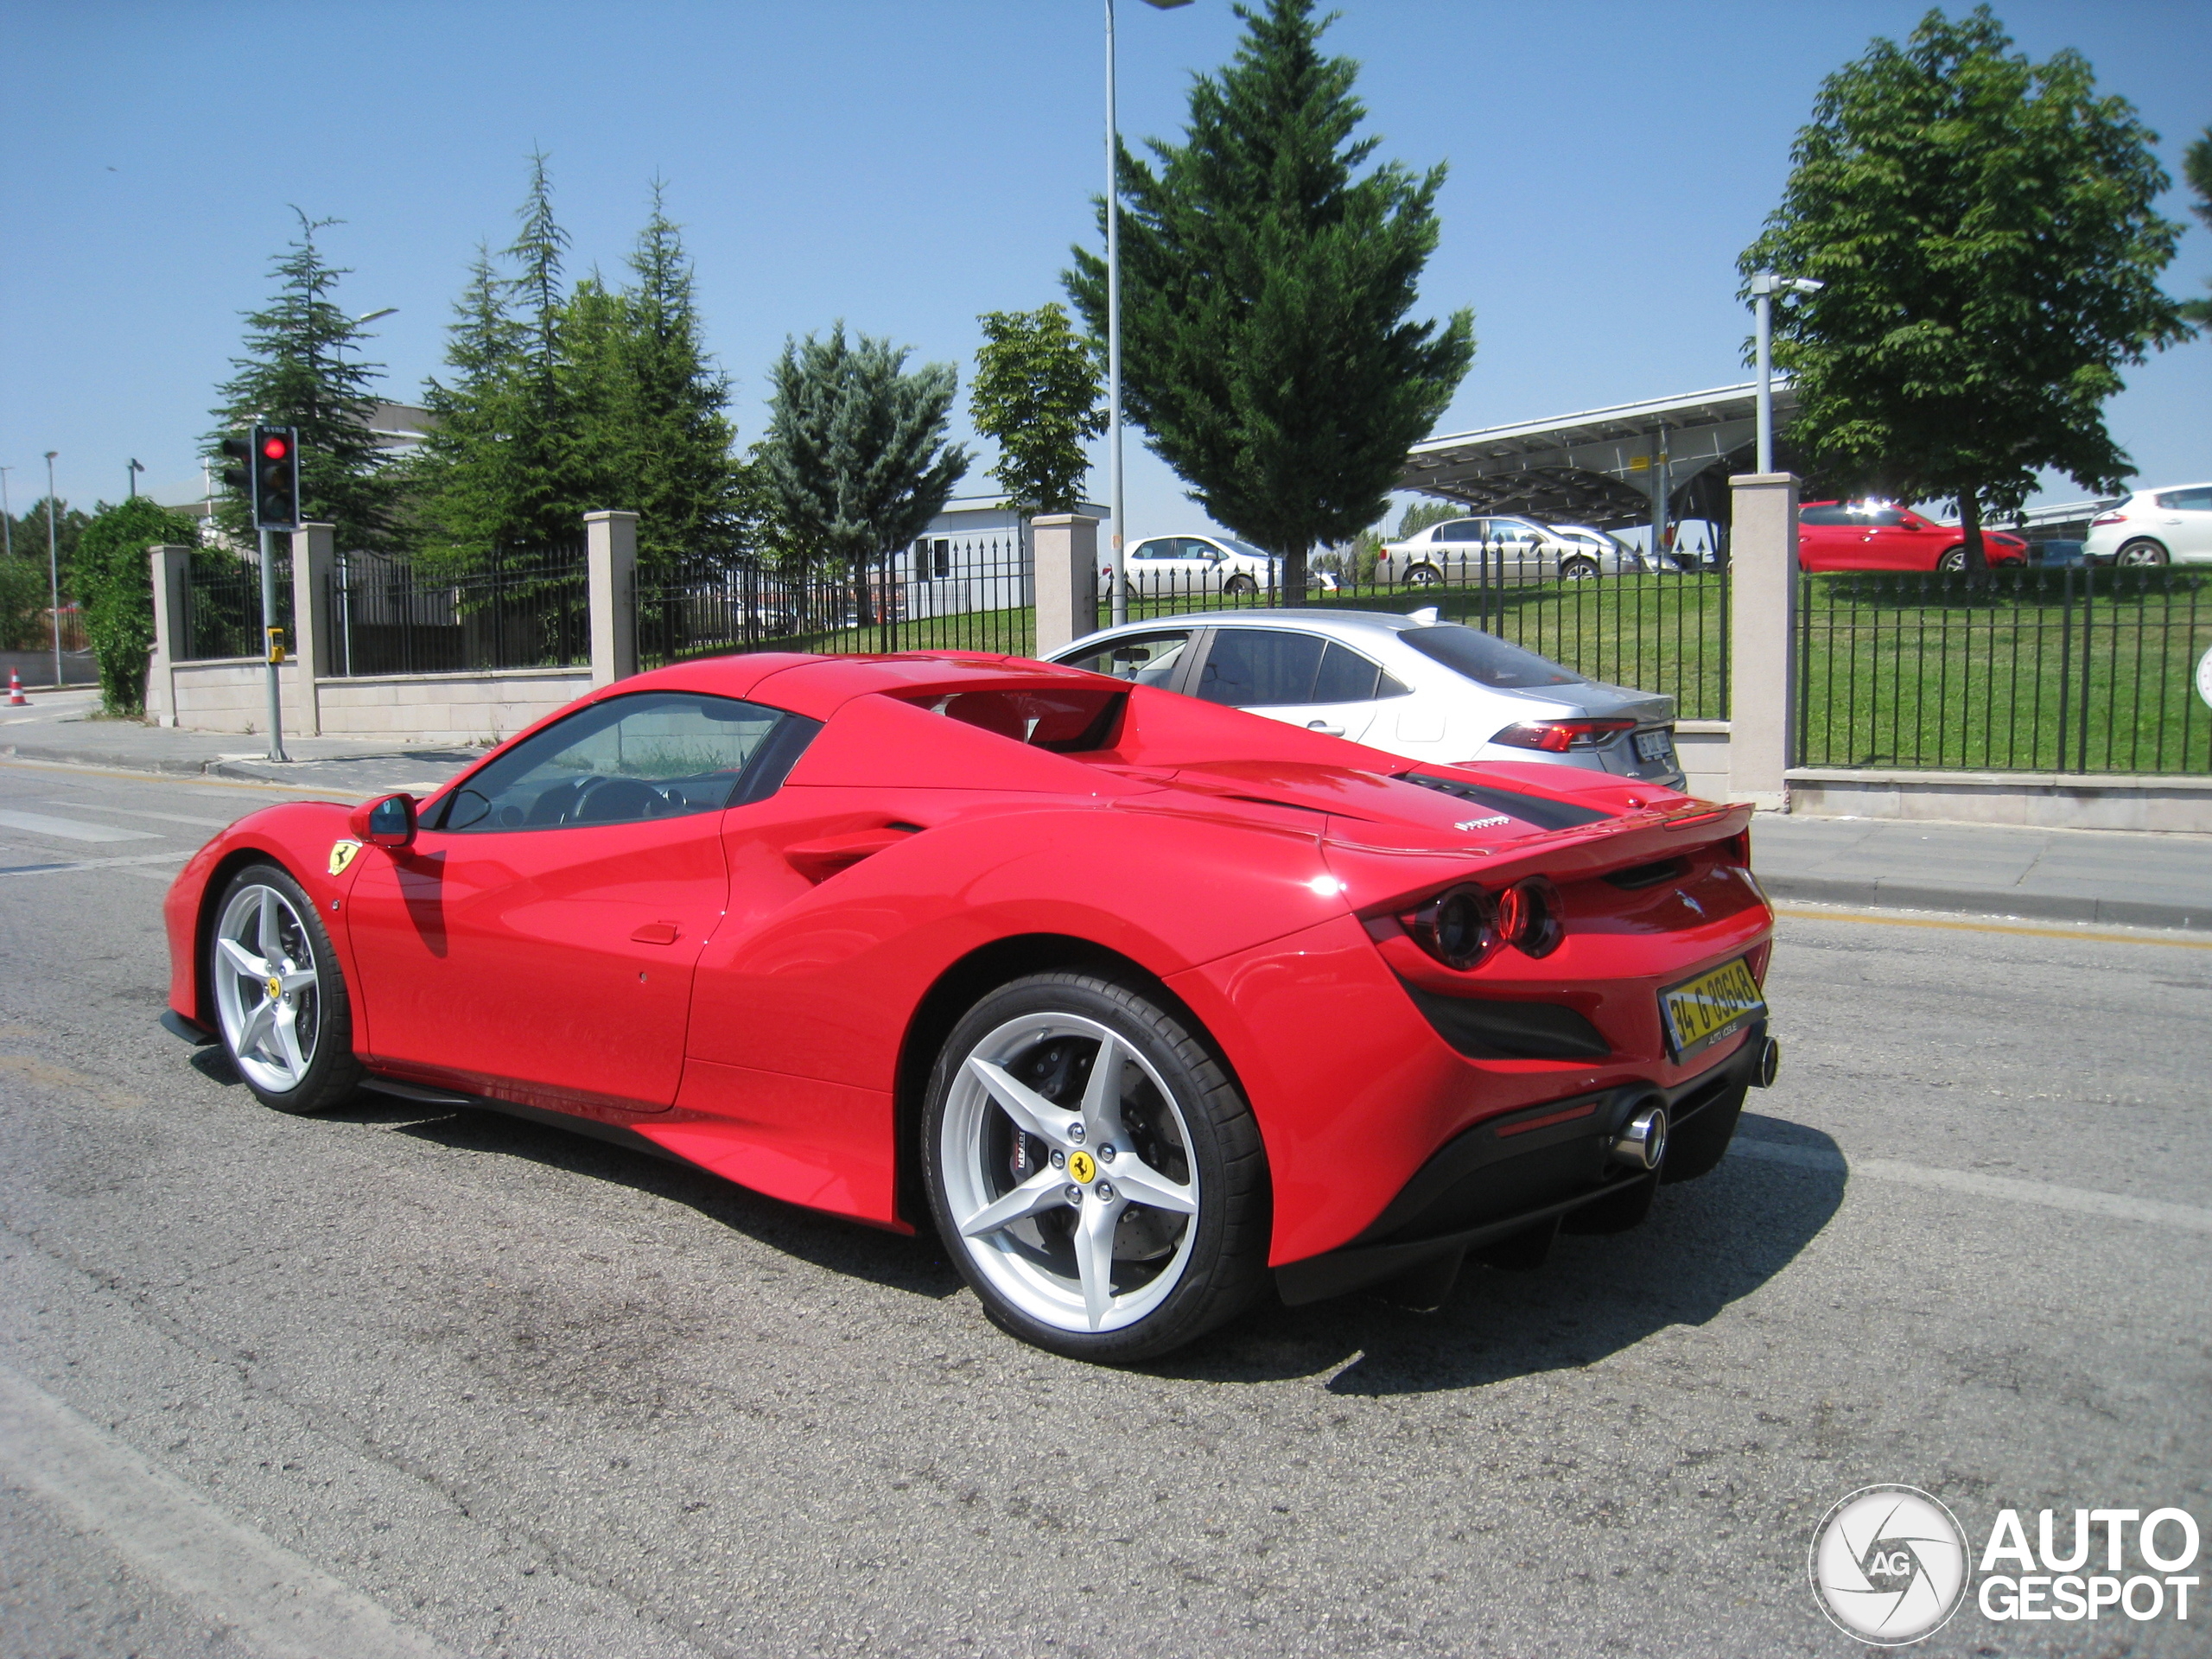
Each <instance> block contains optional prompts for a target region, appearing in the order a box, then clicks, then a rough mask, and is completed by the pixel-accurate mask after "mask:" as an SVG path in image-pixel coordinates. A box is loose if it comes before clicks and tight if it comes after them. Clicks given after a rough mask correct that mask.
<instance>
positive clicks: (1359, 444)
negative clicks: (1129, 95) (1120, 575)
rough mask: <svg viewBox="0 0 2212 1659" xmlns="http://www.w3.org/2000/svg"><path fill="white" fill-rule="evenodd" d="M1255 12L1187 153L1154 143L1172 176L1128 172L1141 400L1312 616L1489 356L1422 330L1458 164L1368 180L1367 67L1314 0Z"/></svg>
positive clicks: (1132, 385) (1193, 117) (1129, 368)
mask: <svg viewBox="0 0 2212 1659" xmlns="http://www.w3.org/2000/svg"><path fill="white" fill-rule="evenodd" d="M1236 13H1237V16H1240V17H1241V18H1243V20H1244V24H1245V33H1244V36H1243V40H1242V41H1240V43H1239V44H1238V47H1237V50H1236V59H1235V61H1234V62H1233V63H1231V64H1230V67H1228V68H1227V69H1225V70H1224V71H1223V72H1222V73H1221V75H1220V77H1219V78H1218V79H1216V78H1214V77H1211V76H1200V77H1198V79H1197V81H1196V82H1195V84H1194V85H1193V86H1192V89H1191V103H1190V121H1189V126H1188V129H1187V130H1186V132H1185V141H1184V142H1183V143H1180V144H1169V143H1160V142H1157V141H1154V142H1153V143H1151V144H1150V146H1149V148H1150V149H1151V151H1152V154H1153V156H1154V160H1155V161H1156V162H1157V163H1158V165H1159V170H1158V171H1157V172H1156V173H1155V172H1154V170H1153V168H1151V167H1149V166H1147V165H1146V164H1145V163H1144V162H1140V161H1138V160H1136V159H1135V157H1134V156H1131V155H1129V154H1128V151H1126V150H1124V151H1122V154H1121V155H1120V156H1119V157H1118V160H1117V167H1118V169H1119V173H1120V177H1121V179H1122V187H1123V191H1124V194H1125V195H1126V198H1127V201H1128V206H1127V207H1125V208H1124V209H1123V210H1122V230H1121V237H1122V340H1123V346H1124V353H1123V359H1122V361H1123V365H1124V367H1123V392H1124V395H1125V397H1126V398H1127V403H1128V415H1129V416H1130V418H1131V419H1132V420H1133V421H1134V422H1135V423H1136V424H1137V425H1139V426H1141V428H1143V429H1144V430H1145V433H1146V439H1147V442H1148V443H1149V445H1150V446H1151V448H1153V450H1154V453H1156V454H1159V455H1160V458H1161V459H1162V460H1164V461H1166V462H1167V464H1168V465H1169V466H1171V467H1173V468H1174V469H1175V470H1176V472H1177V473H1179V474H1181V475H1182V477H1183V478H1184V479H1185V480H1186V481H1188V482H1189V483H1190V484H1191V485H1192V486H1193V487H1192V492H1191V494H1192V499H1195V500H1197V501H1198V502H1199V503H1200V504H1201V505H1203V506H1204V507H1205V510H1206V512H1208V513H1209V514H1211V516H1212V517H1213V518H1214V519H1215V520H1216V521H1217V522H1218V523H1220V524H1226V525H1227V526H1229V528H1230V529H1231V530H1233V531H1236V533H1237V534H1238V535H1240V536H1243V537H1246V538H1247V539H1248V540H1250V541H1253V542H1256V543H1259V545H1261V546H1262V547H1264V548H1266V549H1268V550H1269V551H1270V552H1273V553H1277V554H1280V555H1281V556H1282V558H1283V562H1284V576H1285V586H1286V588H1287V591H1286V593H1285V594H1284V598H1285V600H1286V601H1287V602H1288V603H1291V604H1299V603H1302V602H1303V601H1304V599H1305V588H1306V576H1305V572H1306V553H1307V550H1309V549H1310V548H1312V547H1313V546H1314V545H1315V544H1316V543H1329V542H1337V541H1342V540H1344V539H1345V538H1347V537H1351V536H1354V535H1357V533H1358V532H1359V531H1361V530H1363V529H1364V528H1366V527H1367V526H1368V525H1370V524H1373V523H1374V522H1375V521H1376V519H1377V518H1380V517H1381V516H1382V515H1383V512H1384V510H1385V507H1386V505H1387V500H1386V498H1387V497H1388V495H1389V492H1390V490H1391V488H1392V486H1394V485H1395V483H1396V482H1397V480H1398V475H1399V473H1400V471H1401V470H1402V467H1403V465H1404V462H1405V458H1406V452H1407V450H1408V448H1410V447H1411V446H1412V445H1413V444H1414V442H1416V441H1417V440H1419V439H1420V438H1421V437H1422V436H1423V435H1425V434H1426V433H1427V431H1428V430H1429V429H1430V427H1431V426H1432V425H1433V423H1434V421H1435V419H1436V417H1437V416H1439V415H1440V414H1441V413H1442V412H1443V410H1444V408H1445V405H1446V404H1448V403H1449V402H1450V401H1451V398H1452V391H1453V389H1454V388H1456V387H1457V386H1458V385H1459V381H1460V378H1461V377H1463V376H1464V375H1465V373H1466V371H1467V366H1468V365H1469V364H1470V363H1471V362H1472V361H1473V359H1474V349H1475V346H1474V321H1473V316H1472V314H1471V313H1470V312H1467V311H1464V310H1463V311H1459V312H1457V313H1454V314H1453V315H1452V318H1451V320H1450V321H1449V322H1448V323H1446V325H1445V326H1444V327H1443V328H1442V329H1441V330H1439V329H1438V328H1437V327H1436V325H1435V324H1433V322H1417V321H1412V320H1410V318H1409V315H1408V314H1409V313H1410V311H1411V310H1412V308H1413V306H1414V302H1415V299H1416V297H1417V290H1418V288H1419V284H1420V281H1421V269H1422V267H1423V266H1424V265H1425V264H1427V259H1428V256H1429V255H1430V254H1431V253H1432V252H1433V251H1435V248H1436V241H1437V221H1436V215H1435V201H1436V193H1437V191H1438V190H1439V189H1440V188H1441V187H1442V185H1443V182H1444V168H1442V167H1441V166H1438V167H1434V168H1430V169H1429V170H1428V171H1427V173H1425V174H1421V175H1414V174H1413V173H1410V172H1408V170H1407V169H1406V168H1404V167H1402V166H1401V165H1399V164H1398V163H1396V162H1387V163H1384V164H1383V165H1381V166H1377V167H1375V168H1371V169H1370V170H1368V171H1366V172H1365V173H1362V172H1361V171H1360V169H1361V168H1363V167H1365V166H1366V164H1367V162H1368V161H1369V159H1370V157H1371V156H1373V154H1374V151H1375V149H1376V144H1377V143H1378V142H1379V141H1378V140H1376V139H1374V138H1357V137H1354V136H1353V135H1354V133H1355V131H1356V130H1357V128H1358V126H1359V124H1360V123H1361V122H1362V121H1363V120H1364V119H1365V118H1366V113H1367V112H1366V109H1365V106H1364V105H1362V104H1361V103H1360V101H1359V100H1358V99H1357V98H1355V97H1354V96H1353V95H1352V90H1351V89H1352V82H1353V80H1354V79H1355V77H1356V75H1357V71H1358V66H1357V64H1356V63H1354V62H1353V61H1352V60H1351V59H1349V58H1332V57H1325V56H1323V55H1322V54H1321V51H1320V36H1321V34H1322V32H1323V30H1324V29H1326V28H1327V26H1328V22H1329V20H1328V19H1326V18H1323V19H1319V20H1317V19H1315V18H1314V16H1313V6H1312V0H1267V3H1266V4H1265V6H1264V7H1263V8H1256V9H1255V8H1253V7H1247V6H1239V7H1237V8H1236ZM1105 211H1106V209H1105V206H1104V204H1103V203H1102V204H1101V205H1100V207H1099V223H1100V226H1101V231H1102V234H1103V226H1104V223H1105V218H1104V216H1105ZM1074 253H1075V269H1074V270H1072V271H1070V272H1069V273H1067V274H1066V277H1065V282H1066V283H1067V288H1068V292H1069V293H1070V294H1071V296H1073V298H1074V300H1075V302H1076V305H1077V308H1078V309H1079V310H1080V311H1081V312H1082V313H1083V316H1084V321H1085V322H1086V323H1087V324H1088V325H1089V327H1090V331H1091V333H1092V334H1093V335H1094V336H1096V337H1098V338H1103V336H1104V333H1105V326H1106V266H1105V262H1104V260H1103V259H1102V258H1100V257H1098V256H1097V255H1096V254H1094V253H1092V252H1090V251H1088V250H1086V249H1084V248H1080V247H1079V248H1077V249H1076V250H1075V251H1074Z"/></svg>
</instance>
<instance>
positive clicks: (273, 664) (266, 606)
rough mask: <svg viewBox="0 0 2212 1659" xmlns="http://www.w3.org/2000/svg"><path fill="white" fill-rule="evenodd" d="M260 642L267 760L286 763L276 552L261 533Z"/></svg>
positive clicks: (287, 757)
mask: <svg viewBox="0 0 2212 1659" xmlns="http://www.w3.org/2000/svg"><path fill="white" fill-rule="evenodd" d="M261 639H262V648H263V652H264V655H265V656H266V657H267V658H268V659H269V758H270V760H289V758H290V757H289V756H288V755H286V754H285V753H284V702H283V693H282V692H281V691H280V690H278V689H277V663H278V662H279V661H280V660H281V659H280V658H279V657H278V655H277V550H276V547H275V544H274V543H271V542H270V532H269V531H266V530H264V531H262V532H261Z"/></svg>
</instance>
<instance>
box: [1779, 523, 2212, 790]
mask: <svg viewBox="0 0 2212 1659" xmlns="http://www.w3.org/2000/svg"><path fill="white" fill-rule="evenodd" d="M1797 637H1798V651H1799V657H1798V713H1797V730H1798V763H1799V764H1800V765H1802V766H1844V767H1929V768H1938V769H1943V768H1950V769H1958V770H1963V771H1974V772H2012V771H2030V772H2161V773H2190V772H2195V773H2203V772H2212V709H2207V708H2205V706H2204V705H2203V704H2202V702H2200V701H2199V700H2198V698H2197V696H2196V691H2195V690H2194V676H2195V671H2196V664H2197V661H2198V659H2199V658H2202V655H2203V654H2204V652H2206V651H2207V650H2208V649H2212V571H2191V570H2174V569H2097V568H2094V567H2081V568H2072V569H2021V570H2009V569H2008V570H1994V571H1990V572H1988V573H1986V575H1971V576H1970V575H1942V574H1937V573H1934V572H1929V573H1918V572H1915V573H1911V574H1904V573H1896V574H1891V573H1883V574H1879V575H1876V574H1872V573H1867V574H1856V573H1854V574H1848V575H1817V576H1805V577H1802V578H1801V585H1800V588H1799V594H1798V621H1797Z"/></svg>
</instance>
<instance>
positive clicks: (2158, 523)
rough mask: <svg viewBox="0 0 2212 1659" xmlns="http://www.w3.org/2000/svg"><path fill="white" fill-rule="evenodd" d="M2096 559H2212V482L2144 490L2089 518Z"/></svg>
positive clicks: (2091, 546)
mask: <svg viewBox="0 0 2212 1659" xmlns="http://www.w3.org/2000/svg"><path fill="white" fill-rule="evenodd" d="M2088 556H2089V563H2092V564H2212V484H2177V485H2176V486H2173V487H2172V488H2171V489H2164V490H2138V491H2136V492H2135V493H2133V495H2130V496H2128V497H2127V498H2126V499H2124V500H2122V501H2120V502H2119V503H2117V504H2116V505H2113V506H2110V507H2107V508H2106V509H2105V510H2104V512H2101V513H2099V514H2098V515H2097V516H2096V517H2095V518H2093V519H2091V520H2090V521H2089V537H2088Z"/></svg>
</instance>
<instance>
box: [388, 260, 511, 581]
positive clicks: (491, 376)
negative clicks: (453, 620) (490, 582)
mask: <svg viewBox="0 0 2212 1659" xmlns="http://www.w3.org/2000/svg"><path fill="white" fill-rule="evenodd" d="M521 353H522V327H521V325H520V324H518V322H517V321H515V318H514V315H513V314H512V311H511V309H510V308H509V306H508V303H507V285H506V283H505V282H503V281H502V280H501V278H500V277H499V272H498V270H497V269H496V268H495V267H494V266H493V263H492V251H491V249H490V248H489V247H488V246H484V245H480V246H479V247H478V249H477V251H476V259H475V262H474V264H471V265H470V267H469V271H468V286H467V288H465V289H462V290H461V297H460V299H458V300H456V301H455V302H454V316H453V321H452V323H451V324H450V325H448V329H447V333H446V363H447V365H448V367H449V368H451V369H452V371H453V374H452V377H451V378H450V379H448V380H437V379H432V380H430V381H429V383H428V384H427V385H426V386H425V388H424V392H423V402H424V403H425V404H426V405H427V406H428V407H429V410H430V413H431V414H432V415H433V416H435V419H434V420H433V421H432V422H431V423H430V431H429V435H428V437H427V438H425V440H424V441H423V444H422V446H421V448H420V450H419V451H418V453H417V454H416V457H415V460H414V461H413V462H412V464H411V467H410V472H411V476H412V479H413V481H414V482H415V484H416V488H417V490H418V492H419V499H420V504H421V512H422V513H423V518H425V520H426V521H427V524H428V529H427V531H426V533H425V537H424V543H425V549H426V550H427V551H428V552H429V553H430V554H431V555H432V556H434V557H435V559H436V561H437V562H438V563H440V564H441V565H442V566H445V567H448V568H450V569H467V568H472V567H474V566H477V565H480V564H481V563H483V561H484V559H485V557H486V556H487V555H488V553H489V551H490V550H491V549H492V548H493V547H495V546H498V545H500V544H502V543H506V542H509V541H511V540H512V539H514V537H513V534H512V531H511V529H510V527H509V519H510V514H511V505H510V504H511V499H512V493H513V492H512V483H511V480H510V476H509V453H508V440H509V437H510V435H512V431H513V429H514V423H515V403H516V395H517V384H518V379H519V378H520V377H519V372H518V365H519V363H520V360H521Z"/></svg>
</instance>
